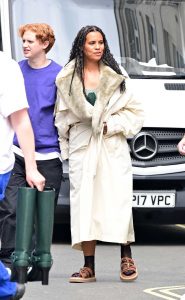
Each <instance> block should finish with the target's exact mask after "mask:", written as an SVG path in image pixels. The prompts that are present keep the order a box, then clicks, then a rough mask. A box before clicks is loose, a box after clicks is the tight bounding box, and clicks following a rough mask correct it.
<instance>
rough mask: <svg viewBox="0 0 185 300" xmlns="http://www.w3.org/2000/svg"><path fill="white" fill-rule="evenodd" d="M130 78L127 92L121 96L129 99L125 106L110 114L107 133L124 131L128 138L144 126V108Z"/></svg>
mask: <svg viewBox="0 0 185 300" xmlns="http://www.w3.org/2000/svg"><path fill="white" fill-rule="evenodd" d="M133 92H134V91H133V88H132V87H131V82H130V79H128V80H127V83H126V92H125V94H123V95H122V96H121V97H123V98H125V97H126V99H127V101H126V102H125V103H124V106H123V107H122V108H121V109H119V110H118V111H117V112H115V113H113V114H111V115H110V117H109V118H108V120H107V135H109V136H111V135H114V134H117V133H120V132H122V133H123V135H124V136H125V137H126V138H132V137H133V136H134V135H136V134H137V133H138V132H139V131H140V130H141V128H142V126H143V122H144V110H143V107H142V103H141V101H139V99H137V97H136V96H135V95H134V93H133Z"/></svg>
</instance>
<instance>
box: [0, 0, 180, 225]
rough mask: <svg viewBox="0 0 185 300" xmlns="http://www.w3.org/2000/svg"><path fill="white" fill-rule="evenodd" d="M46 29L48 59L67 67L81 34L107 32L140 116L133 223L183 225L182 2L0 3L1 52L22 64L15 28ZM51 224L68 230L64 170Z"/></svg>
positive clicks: (70, 0) (3, 0)
mask: <svg viewBox="0 0 185 300" xmlns="http://www.w3.org/2000/svg"><path fill="white" fill-rule="evenodd" d="M32 22H38V23H40V22H46V23H48V24H50V25H51V26H52V28H53V29H54V31H55V35H56V43H55V46H54V47H53V49H52V50H51V51H50V52H49V57H50V58H53V59H54V60H55V61H57V62H58V63H60V64H62V65H64V64H66V63H67V61H68V57H69V52H70V49H71V45H72V41H73V40H74V37H75V36H76V34H77V32H78V31H79V29H80V28H81V27H82V26H85V25H97V26H99V27H101V28H102V30H103V31H104V32H105V34H106V37H107V40H108V42H109V45H110V49H111V52H112V53H113V54H114V57H115V58H116V59H117V60H118V62H119V63H120V64H122V66H123V67H124V68H125V69H126V71H127V73H128V74H129V76H130V77H131V79H132V81H133V84H134V88H135V91H136V93H137V95H138V97H139V98H140V99H141V100H142V101H143V103H144V108H145V122H144V127H143V128H142V130H141V132H140V133H139V134H138V135H136V136H135V137H134V138H133V139H132V140H130V141H128V143H129V144H130V151H131V156H132V161H133V172H134V195H133V207H134V208H133V210H134V218H135V222H145V221H146V220H147V221H148V222H152V223H172V224H173V223H176V222H178V223H185V157H183V156H181V155H180V154H179V153H178V151H177V144H178V142H179V140H180V139H181V137H182V136H183V134H184V132H185V129H184V127H185V68H184V65H185V1H179V0H170V1H168V0H139V1H137V0H93V1H92V0H29V1H27V0H0V49H1V50H2V49H3V50H4V51H5V52H7V53H8V54H9V55H10V56H12V57H13V58H15V59H16V60H20V59H22V58H23V55H22V50H21V41H20V38H19V37H18V35H17V29H18V27H19V26H20V25H22V24H25V23H32ZM64 176H65V182H64V183H62V186H61V193H60V197H59V203H58V210H57V214H56V219H55V221H56V222H59V223H63V222H64V223H65V222H69V178H68V170H67V165H66V164H65V168H64Z"/></svg>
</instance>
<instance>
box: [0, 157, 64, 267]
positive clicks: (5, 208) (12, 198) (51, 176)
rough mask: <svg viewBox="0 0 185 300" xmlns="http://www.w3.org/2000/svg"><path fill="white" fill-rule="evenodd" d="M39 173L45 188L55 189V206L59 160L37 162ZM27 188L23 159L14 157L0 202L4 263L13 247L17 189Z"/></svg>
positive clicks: (57, 191)
mask: <svg viewBox="0 0 185 300" xmlns="http://www.w3.org/2000/svg"><path fill="white" fill-rule="evenodd" d="M37 167H38V170H39V172H40V173H41V174H42V175H43V176H44V177H45V178H46V187H51V188H54V189H55V192H56V197H55V205H56V204H57V199H58V195H59V191H60V186H61V181H62V175H63V169H62V162H61V161H60V159H59V158H55V159H50V160H39V161H37ZM22 186H27V182H26V173H25V163H24V158H22V157H21V156H19V155H15V164H14V168H13V170H12V174H11V177H10V180H9V183H8V186H7V188H6V192H5V199H4V200H3V201H1V202H0V237H1V250H0V259H1V260H2V261H5V263H6V258H8V257H9V256H10V254H11V252H12V251H13V250H14V247H15V229H16V202H17V191H18V187H22Z"/></svg>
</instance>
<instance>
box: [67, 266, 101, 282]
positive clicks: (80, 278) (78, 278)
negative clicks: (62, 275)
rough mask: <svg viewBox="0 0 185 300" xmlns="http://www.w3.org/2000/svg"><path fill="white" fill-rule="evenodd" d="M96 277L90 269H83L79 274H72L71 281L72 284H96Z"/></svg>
mask: <svg viewBox="0 0 185 300" xmlns="http://www.w3.org/2000/svg"><path fill="white" fill-rule="evenodd" d="M94 281H96V277H95V274H94V272H93V271H92V269H91V268H89V267H83V268H81V269H80V271H79V272H77V273H74V274H72V276H71V277H70V279H69V282H71V283H85V282H94Z"/></svg>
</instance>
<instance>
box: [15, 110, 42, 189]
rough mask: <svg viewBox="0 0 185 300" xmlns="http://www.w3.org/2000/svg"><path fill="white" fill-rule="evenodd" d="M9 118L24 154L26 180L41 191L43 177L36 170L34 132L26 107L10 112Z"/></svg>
mask: <svg viewBox="0 0 185 300" xmlns="http://www.w3.org/2000/svg"><path fill="white" fill-rule="evenodd" d="M9 118H10V122H11V124H12V127H13V129H14V131H15V132H16V134H17V138H18V141H19V145H20V147H21V149H22V151H23V154H24V159H25V168H26V180H27V182H28V184H29V185H30V186H31V187H34V186H35V187H36V188H37V189H38V190H39V191H42V190H43V188H44V185H45V178H44V177H43V176H42V175H41V174H40V173H39V172H38V170H37V165H36V161H35V142H34V134H33V130H32V127H31V122H30V119H29V115H28V112H27V109H26V108H25V109H21V110H18V111H16V112H14V113H12V114H11V115H10V116H9Z"/></svg>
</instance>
